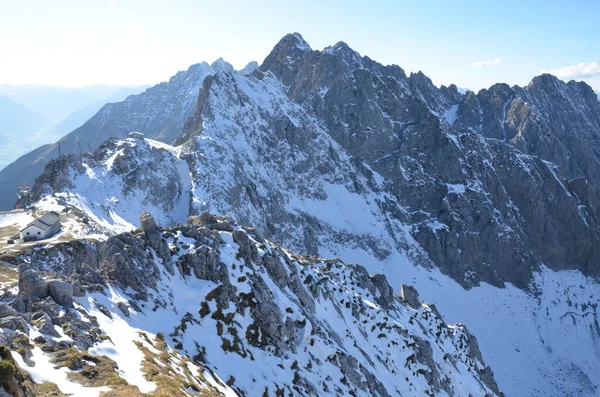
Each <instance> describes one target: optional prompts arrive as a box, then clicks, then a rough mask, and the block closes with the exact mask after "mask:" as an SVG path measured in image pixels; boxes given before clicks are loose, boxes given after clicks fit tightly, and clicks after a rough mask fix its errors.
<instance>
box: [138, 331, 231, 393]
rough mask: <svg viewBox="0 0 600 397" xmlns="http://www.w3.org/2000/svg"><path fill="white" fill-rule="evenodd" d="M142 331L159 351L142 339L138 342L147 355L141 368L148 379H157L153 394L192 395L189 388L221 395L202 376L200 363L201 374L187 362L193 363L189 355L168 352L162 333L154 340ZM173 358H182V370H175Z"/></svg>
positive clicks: (180, 359)
mask: <svg viewBox="0 0 600 397" xmlns="http://www.w3.org/2000/svg"><path fill="white" fill-rule="evenodd" d="M140 335H141V336H142V338H144V340H145V341H146V342H147V343H148V344H150V345H151V346H153V347H154V348H155V349H157V350H158V351H159V352H160V353H159V354H156V353H154V352H152V351H150V349H148V348H147V347H146V346H144V345H143V344H142V343H141V342H136V345H137V346H138V348H139V349H140V350H141V351H142V353H143V354H144V358H145V359H144V361H143V362H142V371H143V373H144V375H145V377H146V379H148V380H149V381H151V382H154V383H156V390H154V391H153V392H152V393H150V395H151V396H157V397H162V396H165V397H167V396H170V397H180V396H181V397H184V396H187V395H189V393H190V392H189V391H188V389H192V390H194V391H195V392H196V393H198V395H199V396H203V397H217V396H222V394H221V393H220V392H219V391H217V390H216V389H215V388H213V387H211V386H210V385H209V384H208V382H207V381H206V379H204V377H203V376H202V371H203V370H204V369H203V368H202V367H200V366H199V365H198V364H195V365H198V367H200V368H199V372H200V374H199V376H198V377H195V376H194V375H193V374H192V372H191V371H190V369H189V368H188V365H187V364H188V363H191V360H190V359H189V358H187V357H184V356H181V355H179V354H177V353H176V352H174V351H171V352H169V351H168V349H167V344H166V343H165V341H164V340H163V339H162V338H160V337H157V338H156V340H154V341H151V340H150V338H148V336H147V335H146V334H145V333H140ZM157 361H158V363H157ZM174 361H179V362H180V363H181V365H179V366H178V367H179V368H180V369H181V372H183V374H182V373H181V372H178V371H176V370H175V368H174ZM159 363H160V364H159ZM161 364H162V365H161Z"/></svg>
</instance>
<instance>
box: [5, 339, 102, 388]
mask: <svg viewBox="0 0 600 397" xmlns="http://www.w3.org/2000/svg"><path fill="white" fill-rule="evenodd" d="M31 354H32V356H31V360H32V361H33V362H34V363H35V366H33V367H30V366H29V365H27V364H26V363H25V361H24V360H23V357H22V356H21V355H20V354H19V353H16V352H12V356H13V358H14V360H15V362H16V363H17V364H18V365H19V367H20V368H21V369H22V370H24V371H25V372H27V373H28V374H29V375H30V376H31V379H32V380H33V381H34V382H35V383H38V384H41V383H45V382H52V383H56V385H57V386H58V388H59V389H60V391H62V392H63V393H65V394H70V395H72V396H73V397H93V396H98V395H99V394H100V393H101V392H103V391H109V390H110V388H109V387H107V386H102V387H85V386H83V385H81V384H78V383H75V382H72V381H70V380H69V379H68V378H67V375H68V374H69V373H70V372H74V371H71V370H69V369H68V368H66V367H62V368H55V366H54V364H52V363H51V362H50V357H49V356H48V355H46V354H44V352H43V351H42V349H40V348H39V347H37V346H36V347H34V348H33V349H31Z"/></svg>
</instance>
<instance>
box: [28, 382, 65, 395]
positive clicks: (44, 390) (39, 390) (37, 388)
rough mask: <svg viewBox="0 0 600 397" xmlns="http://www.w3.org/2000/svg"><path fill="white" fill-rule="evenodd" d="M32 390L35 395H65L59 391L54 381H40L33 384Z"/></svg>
mask: <svg viewBox="0 0 600 397" xmlns="http://www.w3.org/2000/svg"><path fill="white" fill-rule="evenodd" d="M33 391H34V393H35V395H36V396H37V397H66V396H67V395H66V394H64V393H63V392H61V391H60V389H59V388H58V386H56V384H55V383H50V382H46V383H42V384H41V385H35V384H34V385H33Z"/></svg>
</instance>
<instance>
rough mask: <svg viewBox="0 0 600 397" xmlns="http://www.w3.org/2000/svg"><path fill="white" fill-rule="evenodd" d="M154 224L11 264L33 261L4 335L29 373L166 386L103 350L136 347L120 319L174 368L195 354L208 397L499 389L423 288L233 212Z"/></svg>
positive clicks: (104, 384) (472, 345)
mask: <svg viewBox="0 0 600 397" xmlns="http://www.w3.org/2000/svg"><path fill="white" fill-rule="evenodd" d="M140 226H141V228H140V229H137V230H134V231H132V232H129V233H124V234H120V235H117V236H114V237H111V238H109V239H108V240H106V241H105V242H98V243H92V242H89V241H85V240H76V241H71V242H67V243H63V244H59V245H55V246H53V247H52V248H48V249H36V250H34V251H33V252H32V253H31V254H29V255H27V254H25V255H21V256H17V257H14V258H6V257H2V258H0V260H3V261H8V262H9V263H10V266H17V265H18V266H20V271H19V289H18V294H17V296H16V300H15V302H14V303H13V304H12V307H11V306H5V305H2V307H4V308H5V309H4V311H3V312H2V318H1V319H0V321H2V322H3V326H4V328H5V329H4V331H3V332H2V333H1V334H0V337H2V339H3V343H4V344H6V345H7V346H10V347H11V348H15V349H16V344H17V343H21V345H19V346H21V347H23V349H21V350H20V351H19V353H13V354H12V356H13V357H15V359H16V360H17V361H19V362H22V363H24V364H23V365H22V367H21V369H22V370H24V371H28V372H31V373H33V374H35V371H34V370H33V369H31V365H32V364H33V362H35V361H36V360H40V361H38V364H40V362H41V360H43V359H46V360H50V361H51V362H54V363H55V364H56V365H57V367H61V366H63V364H62V363H63V361H65V360H66V358H67V357H73V356H76V357H80V358H79V361H75V362H67V363H66V364H65V365H68V366H69V368H70V369H71V370H79V371H83V373H85V374H86V376H90V378H89V379H87V383H86V384H85V385H86V386H88V387H91V389H88V392H96V391H97V392H107V391H108V389H109V388H114V387H115V385H118V386H119V387H120V388H121V389H123V388H127V390H130V391H131V392H133V391H135V387H137V388H138V389H140V390H142V391H144V389H146V390H145V392H149V393H150V394H152V393H153V391H155V392H157V393H158V392H160V391H163V392H164V389H163V387H164V385H163V383H161V381H160V379H159V378H155V377H153V376H152V375H151V373H149V372H147V371H146V369H147V365H146V364H145V361H144V360H146V358H143V359H142V361H141V363H140V365H141V368H140V367H138V368H137V370H138V371H142V374H143V376H144V377H145V381H142V380H140V379H139V376H138V378H136V376H134V375H135V374H133V373H132V365H131V364H130V363H128V359H129V360H131V359H132V358H131V357H129V358H128V359H124V358H123V357H122V356H120V355H118V354H114V353H107V355H108V357H105V356H102V355H100V354H95V353H99V352H110V351H111V350H106V349H102V346H104V345H106V344H108V345H112V346H113V348H112V351H113V352H114V350H115V349H117V350H119V349H120V350H123V349H125V346H124V345H123V343H125V341H124V340H122V339H120V338H119V335H117V333H116V331H117V328H115V324H126V327H130V328H131V329H133V330H135V331H136V332H137V333H139V336H137V337H136V338H135V340H133V341H129V343H130V344H135V345H136V346H138V348H139V350H140V351H144V354H150V353H149V352H153V351H156V350H157V349H162V350H164V351H165V352H169V353H168V354H170V355H171V356H172V357H173V358H172V360H174V363H173V367H175V369H172V370H169V372H171V371H179V370H178V369H177V368H180V367H179V366H178V365H175V363H177V362H180V361H181V360H187V361H186V362H189V363H190V364H188V365H191V366H193V367H195V368H196V370H195V371H196V373H197V375H196V376H194V375H193V374H192V372H194V371H191V372H190V371H189V370H188V371H187V372H185V373H184V374H183V377H184V378H185V379H184V380H185V382H187V384H188V385H191V387H192V389H195V390H197V391H199V392H200V394H201V395H202V391H207V392H208V391H210V392H212V393H215V394H214V395H217V394H218V393H220V392H224V393H225V394H227V393H231V392H233V393H235V395H259V394H262V395H288V394H290V395H307V396H308V395H357V396H358V395H379V396H388V395H389V396H391V395H398V394H401V395H422V394H423V393H425V394H429V395H450V396H452V395H466V394H471V395H481V396H483V395H490V396H491V395H498V394H499V391H498V388H497V386H496V383H495V381H494V377H493V374H492V372H491V370H490V369H489V367H486V366H485V364H484V362H483V359H482V357H481V353H480V351H479V348H478V344H477V341H476V340H475V338H474V337H473V336H472V335H471V334H470V333H469V332H468V331H467V330H466V328H465V327H464V326H462V325H448V324H446V323H445V322H444V321H443V319H442V318H441V316H440V315H439V313H438V312H437V310H436V309H435V307H434V306H433V305H426V304H423V303H421V302H420V300H419V299H418V294H417V293H416V291H415V290H414V289H412V288H409V287H407V286H403V291H402V292H403V296H402V297H400V296H397V295H396V294H395V293H394V289H393V288H392V287H391V286H390V285H389V284H388V283H387V280H386V278H385V276H383V275H369V273H368V272H367V271H366V269H365V268H364V267H362V266H359V265H347V264H345V263H343V262H341V261H339V260H323V259H319V258H316V257H309V256H302V255H296V254H293V253H291V252H290V251H288V250H286V249H285V248H283V247H281V246H279V245H277V244H275V243H272V242H270V241H268V240H265V239H263V238H262V237H261V236H260V235H259V234H257V233H256V232H255V231H254V230H253V229H248V228H243V227H240V226H239V225H238V224H236V223H235V222H233V221H231V219H230V218H226V217H217V216H214V215H210V214H208V213H205V214H202V215H201V216H199V217H190V218H189V219H188V221H187V222H186V223H185V224H183V225H178V226H176V227H175V228H168V229H161V228H159V227H158V226H157V225H156V223H155V221H154V219H153V218H152V217H151V216H150V215H149V214H148V213H143V214H142V215H141V219H140ZM53 277H58V279H59V280H56V281H48V280H47V279H48V278H53ZM13 318H14V319H15V320H10V319H13ZM158 319H160V320H158ZM9 320H10V321H9ZM157 320H158V321H157ZM11 321H12V322H11ZM10 330H12V331H10ZM119 330H120V332H124V331H123V329H122V328H119ZM27 335H28V336H29V338H27ZM17 340H19V341H22V342H17ZM13 346H14V347H13ZM159 346H162V347H159ZM134 350H135V349H134ZM77 352H79V353H77ZM140 354H141V353H140ZM19 357H20V358H19ZM144 357H145V356H144ZM63 358H65V360H63ZM190 360H191V361H190ZM66 361H68V360H66ZM257 361H260V363H261V366H260V367H256V366H254V367H253V370H252V371H248V370H247V369H248V368H249V366H252V365H253V364H252V363H253V362H257ZM90 362H91V363H96V364H95V365H91V364H90ZM99 365H103V366H105V367H107V368H108V369H106V368H105V369H106V371H107V372H108V373H103V374H102V376H104V377H105V378H104V380H103V378H102V377H100V376H98V378H94V377H93V376H91V375H90V371H91V368H94V367H97V366H99ZM117 368H118V370H117ZM133 368H135V366H133ZM197 368H201V370H198V369H197ZM198 371H200V372H198ZM74 373H75V374H77V373H78V372H74ZM79 373H81V372H79ZM202 373H203V374H204V375H202ZM117 374H120V377H118V379H121V380H120V381H116V380H115V376H117ZM138 375H139V374H138ZM69 376H70V381H71V382H78V381H81V379H80V378H78V376H76V375H69ZM209 377H214V379H218V378H220V379H223V381H224V382H225V383H226V384H227V386H225V385H222V386H219V387H217V386H216V385H212V384H211V382H210V381H208V380H207V379H208V378H209ZM217 377H218V378H217ZM107 379H112V382H115V383H109V382H108V380H107ZM124 379H125V381H123V380H124ZM146 382H150V383H151V384H154V386H152V385H148V384H147V383H146ZM217 385H218V382H217ZM20 387H22V388H24V389H26V388H27V387H26V385H25V386H24V383H23V382H21V383H20ZM153 387H154V388H153ZM188 387H189V386H188ZM219 388H220V389H219ZM192 389H189V388H188V389H186V388H185V387H184V386H183V385H180V388H179V389H176V392H177V393H176V395H196V394H197V392H194V390H192ZM207 395H208V394H207ZM210 395H212V394H210ZM227 395H229V394H227ZM232 395H233V394H232Z"/></svg>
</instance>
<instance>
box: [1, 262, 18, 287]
mask: <svg viewBox="0 0 600 397" xmlns="http://www.w3.org/2000/svg"><path fill="white" fill-rule="evenodd" d="M18 282H19V271H18V270H16V269H14V268H12V267H10V266H8V265H7V264H6V263H0V284H2V287H4V288H6V287H8V288H10V287H13V286H15V285H16V284H17V283H18Z"/></svg>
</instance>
